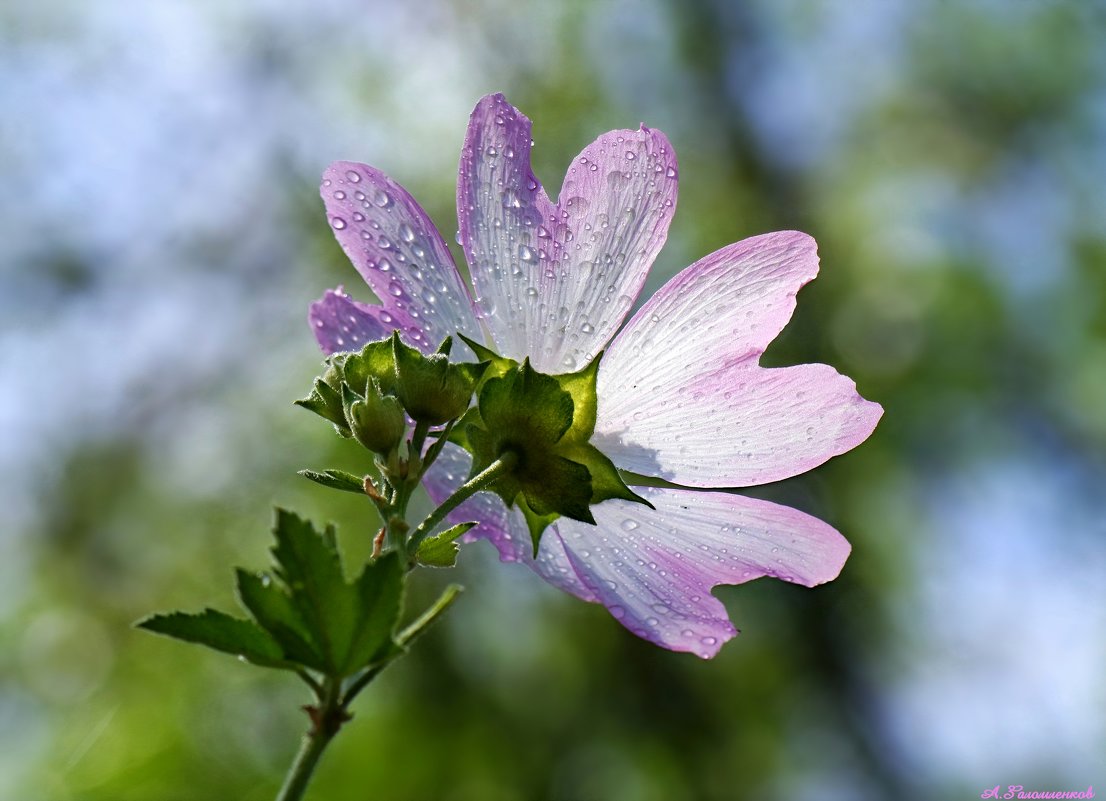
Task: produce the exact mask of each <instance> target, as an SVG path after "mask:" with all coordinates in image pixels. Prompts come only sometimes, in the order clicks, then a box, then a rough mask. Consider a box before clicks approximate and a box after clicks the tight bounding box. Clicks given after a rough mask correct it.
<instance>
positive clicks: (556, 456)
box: [464, 340, 648, 555]
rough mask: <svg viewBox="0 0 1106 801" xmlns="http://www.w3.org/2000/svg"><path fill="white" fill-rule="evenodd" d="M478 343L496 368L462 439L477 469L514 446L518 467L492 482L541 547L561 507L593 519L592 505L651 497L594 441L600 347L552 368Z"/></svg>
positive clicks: (589, 520)
mask: <svg viewBox="0 0 1106 801" xmlns="http://www.w3.org/2000/svg"><path fill="white" fill-rule="evenodd" d="M466 341H467V340H466ZM469 344H470V346H472V344H473V343H469ZM477 347H478V346H477ZM473 350H474V351H476V353H477V356H478V357H480V358H485V359H486V360H487V361H488V362H489V363H490V364H491V370H490V372H491V373H492V374H493V376H494V377H490V378H488V379H486V380H485V381H484V383H483V385H482V386H481V388H480V390H479V395H478V403H477V407H476V409H475V411H471V410H470V413H469V415H468V416H467V418H466V423H467V425H466V426H465V429H464V439H465V442H464V444H465V445H466V447H467V448H468V450H469V451H470V452H471V453H472V455H473V467H472V471H473V475H476V474H478V473H480V472H482V471H483V470H485V469H486V468H488V467H489V466H490V465H492V464H493V463H495V462H496V461H497V460H499V459H501V458H502V457H504V456H505V455H506V454H512V461H513V462H514V465H513V467H512V468H511V469H510V470H508V471H506V472H504V473H503V474H502V475H501V476H500V477H499V478H497V479H496V481H495V482H494V483H492V484H491V485H490V486H489V487H488V489H490V490H492V491H494V492H495V493H497V494H498V495H499V496H500V497H501V498H503V500H504V502H506V503H507V504H508V505H516V506H518V508H519V509H520V510H521V511H522V512H523V514H524V516H525V517H526V521H527V524H528V525H529V528H530V536H531V539H532V540H533V544H534V553H535V555H536V554H537V551H538V545H539V542H540V538H541V535H542V533H543V532H544V530H545V528H546V527H547V526H548V525H549V524H550V523H552V522H553V521H555V520H556V519H557V517H559V516H561V515H563V516H565V517H570V518H572V519H573V520H580V521H582V522H585V523H591V524H593V525H594V523H595V518H594V517H593V516H592V514H591V508H590V507H591V506H592V505H594V504H597V503H601V502H602V501H605V500H610V499H612V498H621V499H623V500H628V501H636V502H638V503H644V504H646V505H648V501H646V500H645V499H643V498H641V497H640V496H638V495H636V494H635V493H634V492H633V491H632V490H630V488H629V487H627V486H626V484H625V483H624V482H623V481H622V478H621V477H620V476H619V474H618V470H617V468H616V467H615V466H614V464H613V463H612V462H611V460H610V459H608V458H607V457H606V456H604V455H603V453H602V452H600V451H599V449H598V448H596V447H595V446H594V445H592V444H591V443H590V442H589V441H588V440H589V439H590V438H591V436H592V434H593V433H594V432H595V418H596V411H597V402H596V393H595V384H596V378H597V376H598V371H599V359H600V357H601V356H602V354H600V356H597V357H596V358H595V359H594V360H593V361H592V362H591V363H590V364H588V365H587V366H586V367H584V368H583V369H582V370H579V371H577V372H575V373H566V374H563V375H556V376H550V375H545V374H543V373H539V372H537V371H536V370H534V368H533V367H531V366H530V362H529V360H526V361H523V363H522V364H521V365H514V366H512V367H508V366H506V365H505V364H504V362H507V361H508V360H505V359H502V357H498V356H495V354H491V353H490V351H488V352H486V353H482V352H481V351H480V350H477V348H476V347H474V348H473ZM481 350H485V351H486V349H481ZM489 356H490V358H489Z"/></svg>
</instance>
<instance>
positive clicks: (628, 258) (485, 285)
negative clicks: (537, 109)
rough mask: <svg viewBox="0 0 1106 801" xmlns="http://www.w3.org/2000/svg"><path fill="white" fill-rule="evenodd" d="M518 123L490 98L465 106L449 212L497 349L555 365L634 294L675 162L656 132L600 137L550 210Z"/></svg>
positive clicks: (654, 246)
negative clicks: (468, 114)
mask: <svg viewBox="0 0 1106 801" xmlns="http://www.w3.org/2000/svg"><path fill="white" fill-rule="evenodd" d="M530 127H531V126H530V120H529V119H527V118H526V117H525V116H524V115H523V114H522V113H520V112H519V111H518V110H517V109H516V108H514V107H513V106H511V105H510V104H509V103H508V102H507V101H506V100H505V99H504V98H503V96H502V95H489V96H488V97H485V98H483V99H482V100H481V101H480V102H479V103H478V104H477V106H476V109H475V110H474V111H473V113H472V118H471V120H470V122H469V129H468V134H467V135H466V137H465V147H464V150H463V151H462V154H461V166H460V175H459V177H458V184H457V216H458V219H459V221H460V226H461V239H462V244H463V245H464V247H465V253H466V255H467V256H468V260H469V264H470V265H471V268H472V277H473V283H474V285H475V286H476V290H477V295H478V296H479V298H480V299H479V301H478V304H479V305H480V306H481V307H482V309H483V316H484V318H485V320H486V323H487V325H488V328H489V330H490V331H491V333H492V337H493V339H494V341H495V345H496V347H497V348H498V350H499V352H500V353H502V354H503V355H505V356H509V357H511V358H514V359H517V360H521V359H522V358H523V357H524V356H529V357H530V360H531V362H532V363H533V364H534V366H535V367H536V368H537V369H539V370H542V371H544V372H564V371H566V370H573V369H576V368H577V367H579V366H582V365H583V364H585V363H587V362H588V361H590V360H591V358H592V357H593V356H594V355H595V353H597V352H598V351H599V350H601V349H602V347H603V346H604V345H605V344H606V342H607V341H608V340H609V339H610V337H611V336H612V335H613V334H614V332H615V331H616V330H617V329H618V327H619V325H621V323H622V321H623V319H624V317H625V315H626V314H628V313H629V310H630V307H631V306H632V305H633V302H634V300H635V298H636V297H637V295H638V292H640V290H641V287H642V284H644V282H645V277H646V274H647V273H648V271H649V267H650V266H651V265H652V263H653V259H654V258H656V255H657V253H658V251H659V250H660V248H661V246H662V245H663V244H664V240H665V238H666V237H667V235H668V224H669V222H670V221H671V219H672V214H673V212H674V210H675V204H676V187H677V183H678V180H677V168H676V157H675V154H674V153H673V151H672V146H671V144H669V142H668V140H667V139H666V138H665V136H664V134H662V133H661V132H660V131H655V130H651V129H649V128H646V127H644V126H642V127H641V129H640V130H637V131H630V130H621V131H611V132H609V133H606V134H603V135H602V136H600V137H599V138H598V139H597V140H596V141H595V142H594V143H592V144H591V145H589V146H588V147H587V148H585V149H584V151H583V152H582V153H581V154H580V155H579V156H578V157H577V158H576V159H575V160H574V161H573V162H572V165H571V166H570V167H569V170H568V173H567V175H566V176H565V180H564V184H563V186H562V187H561V193H560V197H559V199H558V202H557V204H556V205H554V204H553V203H552V202H551V201H550V200H549V198H548V196H547V195H546V193H545V190H544V189H543V188H542V186H541V184H540V183H539V182H538V180H537V178H536V177H535V176H534V174H533V171H532V170H531V168H530V147H531V140H530Z"/></svg>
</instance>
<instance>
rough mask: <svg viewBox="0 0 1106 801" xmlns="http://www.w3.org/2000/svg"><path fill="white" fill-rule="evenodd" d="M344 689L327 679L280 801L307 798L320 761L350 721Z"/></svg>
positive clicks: (337, 682) (286, 778)
mask: <svg viewBox="0 0 1106 801" xmlns="http://www.w3.org/2000/svg"><path fill="white" fill-rule="evenodd" d="M341 689H342V687H341V682H340V681H339V680H338V679H332V678H327V679H326V680H325V681H324V682H323V685H322V690H323V693H322V697H321V698H320V699H319V706H317V707H315V706H312V707H307V710H308V713H309V714H310V715H311V729H310V730H309V731H308V732H307V734H305V735H304V736H303V743H302V744H301V745H300V750H299V753H298V754H296V758H295V760H294V761H293V762H292V767H291V768H289V769H288V775H287V776H286V777H285V779H284V786H283V787H281V788H280V792H279V793H278V794H277V797H276V801H300V799H301V798H303V794H304V791H305V790H306V789H307V784H308V782H310V781H311V776H312V774H314V772H315V767H316V766H317V765H318V764H319V758H320V757H322V755H323V751H324V750H326V747H327V746H328V745H329V744H330V741H331V740H332V739H334V735H335V734H337V733H338V729H340V728H341V727H342V723H344V722H345V720H346V719H347V716H346V712H345V709H344V708H343V707H342V704H341Z"/></svg>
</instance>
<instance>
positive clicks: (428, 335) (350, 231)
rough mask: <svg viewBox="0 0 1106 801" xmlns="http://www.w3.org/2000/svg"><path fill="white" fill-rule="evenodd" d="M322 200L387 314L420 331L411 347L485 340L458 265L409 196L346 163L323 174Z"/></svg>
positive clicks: (375, 173)
mask: <svg viewBox="0 0 1106 801" xmlns="http://www.w3.org/2000/svg"><path fill="white" fill-rule="evenodd" d="M320 194H321V195H322V198H323V202H324V203H325V204H326V212H327V216H328V217H329V219H330V226H331V228H332V229H333V230H334V235H335V237H337V239H338V242H339V244H341V246H342V250H344V251H345V252H346V255H347V256H349V258H350V261H352V262H353V265H354V266H355V267H356V268H357V271H358V272H359V273H361V276H362V277H363V278H364V279H365V281H366V282H367V283H368V285H369V286H370V287H371V288H372V291H373V292H374V293H376V295H377V297H379V298H380V300H381V303H382V307H383V309H384V310H386V311H387V312H388V313H389V314H390V315H392V316H393V317H396V318H400V319H405V320H409V321H411V323H412V324H413V326H414V328H412V329H411V330H409V331H408V332H407V333H408V339H409V340H410V341H411V342H412V344H414V345H416V346H418V347H420V348H422V349H423V350H424V351H430V350H433V349H434V348H436V347H437V346H438V344H439V343H440V342H441V341H442V339H444V338H445V337H446V336H448V335H453V334H456V333H457V332H458V331H460V332H462V333H464V334H466V335H467V336H470V337H474V338H479V337H480V333H479V332H480V328H479V326H478V324H477V322H476V319H475V317H474V316H473V312H472V302H471V300H470V298H469V294H468V290H467V289H466V288H465V285H464V282H463V281H462V280H461V276H460V274H459V273H458V272H457V267H456V266H455V265H454V263H453V257H452V256H450V254H449V249H448V248H447V247H446V244H445V242H443V241H442V237H441V234H439V233H438V229H437V228H435V227H434V223H433V222H432V221H431V220H430V218H429V217H428V216H427V214H426V212H425V211H423V210H422V207H421V206H419V204H418V203H417V202H416V201H415V199H414V198H413V197H411V195H410V194H408V192H407V190H406V189H404V188H403V187H402V186H400V185H399V184H397V183H396V182H395V181H393V180H392V179H391V178H389V177H388V176H387V175H385V174H384V173H382V172H381V171H380V170H378V169H376V168H375V167H370V166H368V165H366V164H357V163H354V162H350V161H339V162H335V163H334V164H332V165H330V167H329V168H328V169H327V171H326V173H324V175H323V183H322V187H321V189H320ZM389 333H390V332H389ZM331 334H333V332H331V333H330V334H328V336H330V335H331Z"/></svg>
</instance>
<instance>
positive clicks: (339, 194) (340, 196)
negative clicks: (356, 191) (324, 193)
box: [334, 189, 346, 200]
mask: <svg viewBox="0 0 1106 801" xmlns="http://www.w3.org/2000/svg"><path fill="white" fill-rule="evenodd" d="M334 199H335V200H345V199H346V193H345V192H343V191H342V190H341V189H339V190H338V191H337V192H335V193H334Z"/></svg>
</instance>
